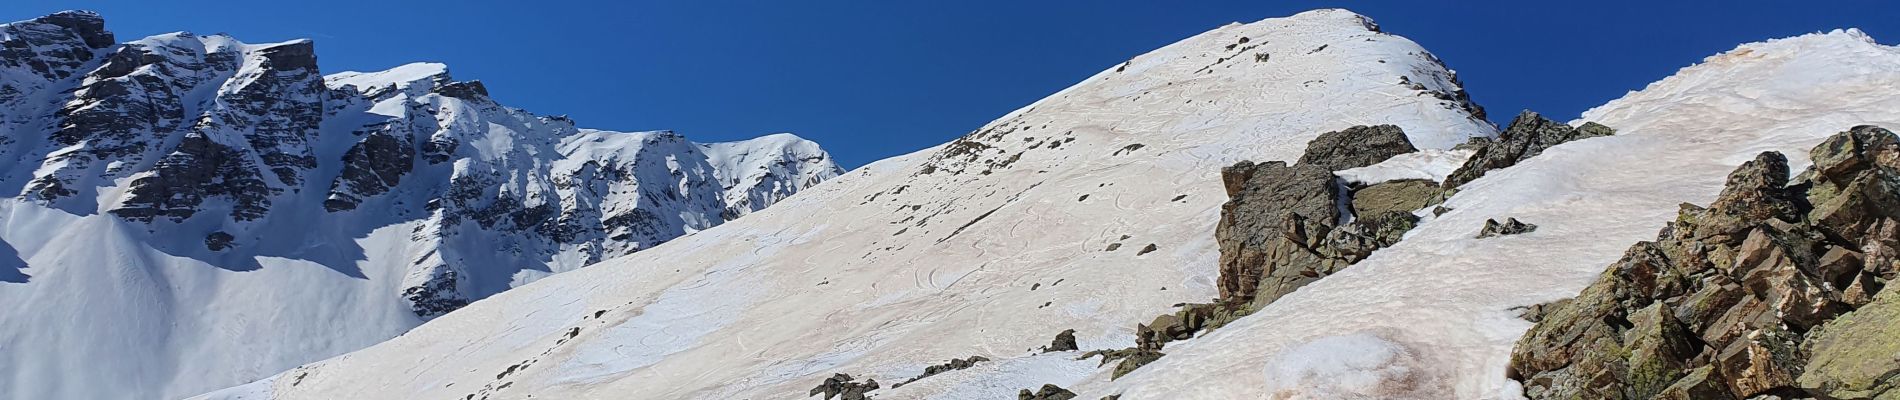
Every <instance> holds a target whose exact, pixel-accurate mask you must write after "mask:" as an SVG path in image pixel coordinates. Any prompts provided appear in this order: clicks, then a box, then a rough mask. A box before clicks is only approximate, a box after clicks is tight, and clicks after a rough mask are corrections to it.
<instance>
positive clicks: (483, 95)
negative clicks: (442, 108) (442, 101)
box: [435, 80, 488, 100]
mask: <svg viewBox="0 0 1900 400" xmlns="http://www.w3.org/2000/svg"><path fill="white" fill-rule="evenodd" d="M435 92H436V93H441V94H442V95H443V96H448V97H454V98H458V99H463V100H487V99H488V86H486V85H482V81H479V80H474V81H467V82H449V83H446V84H443V85H442V86H439V87H436V88H435Z"/></svg>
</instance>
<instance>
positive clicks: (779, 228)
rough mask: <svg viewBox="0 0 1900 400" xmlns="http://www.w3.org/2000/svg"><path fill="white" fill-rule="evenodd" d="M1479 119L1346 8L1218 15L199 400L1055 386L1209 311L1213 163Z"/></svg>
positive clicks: (1450, 87) (1425, 68)
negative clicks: (590, 258)
mask: <svg viewBox="0 0 1900 400" xmlns="http://www.w3.org/2000/svg"><path fill="white" fill-rule="evenodd" d="M1476 111H1477V110H1476V108H1475V107H1474V106H1471V105H1470V104H1469V103H1468V102H1467V101H1465V100H1464V99H1463V97H1462V92H1461V91H1460V89H1459V88H1458V86H1457V84H1456V81H1455V79H1453V77H1452V74H1451V72H1450V71H1449V70H1447V69H1445V68H1444V66H1443V65H1442V64H1440V63H1439V62H1438V61H1437V60H1436V59H1435V58H1433V57H1432V56H1431V55H1430V54H1429V53H1427V52H1425V51H1424V50H1423V49H1422V48H1420V47H1419V46H1418V45H1417V44H1415V43H1413V42H1411V41H1409V40H1406V39H1404V38H1401V37H1398V36H1393V35H1390V34H1386V33H1381V32H1378V31H1377V30H1376V28H1375V26H1374V25H1372V24H1371V22H1370V21H1369V20H1367V19H1365V18H1364V17H1361V16H1359V15H1356V14H1353V13H1350V12H1347V11H1343V10H1322V11H1313V12H1307V13H1302V14H1299V15H1295V16H1292V17H1287V18H1275V19H1268V20H1263V21H1259V22H1255V23H1251V24H1232V25H1228V26H1224V27H1220V28H1218V29H1215V30H1213V31H1210V32H1207V33H1204V34H1201V35H1197V36H1194V37H1192V38H1188V39H1185V40H1182V41H1180V42H1178V43H1175V44H1172V45H1169V46H1167V47H1165V48H1162V49H1160V50H1157V51H1155V52H1152V53H1149V54H1145V55H1141V56H1138V57H1135V58H1133V59H1131V60H1129V61H1128V62H1127V63H1124V64H1121V65H1117V66H1112V67H1110V68H1109V69H1107V70H1104V71H1102V72H1100V73H1098V74H1096V75H1095V76H1092V77H1089V78H1088V79H1087V80H1086V81H1083V82H1081V83H1079V84H1077V85H1075V86H1073V87H1071V88H1068V89H1066V90H1063V91H1061V92H1058V93H1056V94H1054V95H1051V96H1050V97H1048V98H1046V99H1044V100H1041V101H1039V102H1036V103H1035V104H1031V105H1029V106H1026V107H1024V108H1022V109H1021V110H1018V111H1016V112H1012V113H1010V114H1008V115H1005V116H1003V117H1002V118H1000V119H998V120H996V121H995V122H993V123H991V124H989V125H986V126H984V127H982V128H980V129H977V130H975V131H972V132H970V133H969V134H968V135H966V136H964V137H963V138H961V139H958V140H956V141H953V142H951V143H947V144H945V145H942V146H938V147H934V148H930V149H925V150H923V151H919V152H916V153H912V154H908V155H904V156H899V157H895V158H892V159H887V160H883V161H880V162H877V163H873V164H871V165H868V166H865V167H863V168H860V169H858V170H856V171H853V172H851V173H848V174H846V175H844V176H841V177H839V178H837V179H835V180H832V181H830V182H827V183H826V184H824V185H820V186H817V187H814V188H811V189H809V190H807V191H805V192H803V193H801V194H799V195H798V196H793V197H790V198H787V199H785V200H784V201H783V202H781V203H779V204H777V205H774V206H773V207H771V208H768V209H765V210H763V211H758V212H755V213H753V214H751V215H749V216H747V217H745V218H742V219H738V220H735V221H733V222H731V223H728V224H725V225H721V226H718V227H716V228H712V229H708V230H705V231H701V232H698V233H697V234H694V235H688V236H685V237H682V238H680V239H678V240H674V241H671V242H668V243H666V244H663V245H660V246H656V247H653V248H651V249H648V250H646V251H642V252H639V253H634V254H632V255H629V256H626V257H621V258H618V259H614V260H610V261H606V262H602V263H600V264H598V265H596V266H593V267H590V268H586V269H582V270H579V271H575V272H571V273H566V274H560V275H555V276H551V277H548V278H545V279H541V280H539V281H536V282H534V283H533V284H529V285H524V286H522V287H519V288H516V289H514V290H510V291H507V292H503V293H501V294H498V295H496V296H494V297H491V298H489V299H488V300H485V301H481V302H477V303H474V304H471V305H470V306H468V307H466V308H463V309H462V310H460V311H457V312H455V313H451V314H448V315H445V316H443V317H442V318H438V319H436V320H433V321H431V322H430V323H428V324H424V325H423V326H421V327H418V328H417V329H415V330H413V331H410V332H409V333H407V334H405V335H403V336H401V337H397V338H394V339H392V340H390V341H387V342H384V343H382V344H379V345H376V346H373V347H370V348H368V349H364V350H361V351H357V352H354V353H351V354H347V355H343V356H339V357H336V358H332V359H329V360H325V361H322V362H317V363H313V364H310V365H307V366H304V367H300V368H297V369H294V370H290V371H286V372H284V373H282V374H279V375H277V376H275V377H274V378H271V379H268V380H263V381H259V382H257V383H253V384H251V385H249V386H245V387H238V388H233V389H231V390H229V391H225V392H221V393H218V394H215V395H208V396H206V397H209V398H239V397H245V396H248V397H251V398H256V397H261V396H263V395H265V394H269V396H270V397H273V398H281V399H328V398H361V399H374V398H399V399H400V398H458V399H463V398H475V399H480V398H527V397H529V396H533V397H535V398H637V399H662V398H664V399H684V398H707V399H732V398H755V399H758V398H802V397H804V396H805V394H806V391H807V390H809V389H810V388H811V387H812V386H814V385H817V384H818V383H820V382H821V381H822V380H823V379H824V378H825V377H828V376H830V375H831V374H832V373H837V372H845V373H850V374H852V375H854V376H858V377H860V378H861V379H862V378H863V377H871V378H875V379H877V380H879V381H881V382H885V383H886V384H887V385H888V384H889V383H893V382H899V381H903V380H904V379H906V378H909V377H911V376H915V375H917V374H919V373H921V372H922V370H923V369H924V367H925V366H927V365H931V364H936V363H940V362H943V361H944V360H948V359H951V358H963V357H967V356H971V355H982V356H984V357H987V358H990V359H992V360H995V361H991V362H986V363H980V364H978V367H976V368H973V369H971V370H966V371H958V372H951V373H945V374H942V375H938V376H935V377H931V378H929V379H924V380H922V381H918V382H917V383H915V384H912V385H906V386H904V387H902V388H898V389H883V390H880V391H878V392H875V394H876V396H877V397H878V398H890V399H898V398H927V397H954V398H999V397H1003V398H1006V397H1008V396H1011V395H1013V394H1014V393H1015V391H1016V390H1017V389H1020V388H1024V387H1029V386H1031V385H1034V384H1040V383H1057V384H1062V385H1071V384H1074V383H1076V382H1079V381H1082V380H1085V379H1091V378H1090V377H1091V376H1094V375H1096V374H1097V373H1098V372H1097V369H1096V368H1095V367H1094V364H1095V362H1094V361H1074V360H1072V357H1073V356H1074V355H1075V353H1074V352H1067V353H1058V354H1045V355H1032V353H1033V352H1032V351H1031V350H1030V349H1031V348H1034V347H1037V346H1039V345H1043V344H1047V343H1048V342H1049V340H1050V338H1052V337H1053V336H1054V335H1055V334H1056V333H1057V332H1060V331H1062V330H1063V329H1070V328H1072V329H1076V330H1078V332H1079V333H1078V337H1079V338H1080V339H1081V342H1082V347H1083V348H1104V347H1109V346H1114V345H1120V344H1125V343H1129V342H1130V341H1131V338H1130V337H1131V335H1132V328H1133V325H1134V322H1136V321H1137V320H1143V319H1145V318H1148V317H1152V316H1153V315H1155V314H1156V313H1158V312H1160V311H1163V310H1166V309H1168V307H1169V305H1170V304H1174V303H1179V302H1183V301H1204V300H1207V299H1209V298H1212V297H1213V296H1214V295H1215V289H1214V287H1213V286H1212V282H1213V276H1212V275H1213V274H1214V268H1213V266H1214V263H1215V259H1216V258H1217V254H1216V246H1215V243H1214V241H1213V227H1214V224H1215V222H1216V221H1217V220H1218V216H1219V205H1220V204H1221V203H1222V202H1223V201H1224V200H1225V195H1224V194H1223V192H1222V189H1221V184H1220V182H1219V170H1220V168H1221V167H1223V166H1227V165H1230V164H1232V163H1234V162H1237V161H1241V160H1256V161H1259V160H1292V159H1294V158H1296V157H1297V156H1298V155H1299V154H1300V153H1301V151H1302V148H1303V147H1304V145H1305V143H1306V142H1307V141H1309V140H1311V139H1312V138H1313V137H1315V136H1317V135H1319V134H1320V133H1322V132H1326V131H1331V130H1339V129H1342V128H1346V127H1349V126H1353V125H1363V124H1395V125H1398V126H1400V127H1402V128H1403V129H1405V131H1406V132H1407V134H1408V136H1410V138H1411V140H1412V142H1413V143H1415V144H1417V145H1418V146H1419V147H1422V148H1433V149H1446V148H1449V147H1451V146H1453V145H1455V144H1458V143H1461V142H1464V141H1466V140H1467V139H1468V138H1470V137H1474V136H1490V135H1494V134H1495V129H1494V128H1493V127H1492V126H1490V125H1489V124H1488V123H1486V122H1484V121H1483V119H1482V118H1479V117H1477V116H1476V115H1474V112H1476ZM728 154H729V153H728ZM726 159H728V160H729V159H730V158H726ZM1424 163H1425V164H1430V163H1429V162H1424ZM1115 243H1119V244H1120V246H1119V247H1118V248H1117V249H1114V250H1105V249H1107V248H1108V247H1109V246H1110V245H1111V244H1115ZM1150 244H1152V245H1153V246H1154V247H1155V248H1156V250H1154V251H1152V252H1148V251H1144V250H1141V249H1142V248H1144V247H1148V245H1150ZM1256 370H1257V369H1256Z"/></svg>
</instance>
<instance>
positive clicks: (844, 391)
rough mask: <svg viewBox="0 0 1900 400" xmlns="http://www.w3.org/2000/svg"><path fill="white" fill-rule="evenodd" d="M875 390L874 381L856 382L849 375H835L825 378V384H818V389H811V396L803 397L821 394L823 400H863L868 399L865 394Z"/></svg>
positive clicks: (876, 387)
mask: <svg viewBox="0 0 1900 400" xmlns="http://www.w3.org/2000/svg"><path fill="white" fill-rule="evenodd" d="M877 389H878V385H877V380H876V379H865V380H864V382H857V379H856V378H852V377H851V375H846V374H837V375H832V376H831V377H830V378H825V383H821V384H819V385H818V387H814V388H811V394H808V395H805V397H811V396H817V395H818V394H820V393H823V394H824V395H825V400H831V398H832V397H837V398H838V399H839V400H865V399H867V398H868V397H866V396H865V393H867V392H870V391H873V390H877Z"/></svg>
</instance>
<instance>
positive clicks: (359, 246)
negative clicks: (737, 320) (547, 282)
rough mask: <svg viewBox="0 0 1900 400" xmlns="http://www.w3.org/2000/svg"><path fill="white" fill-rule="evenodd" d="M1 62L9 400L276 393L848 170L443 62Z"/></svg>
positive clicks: (1, 58) (145, 42)
mask: <svg viewBox="0 0 1900 400" xmlns="http://www.w3.org/2000/svg"><path fill="white" fill-rule="evenodd" d="M0 49H4V50H0V193H5V194H7V197H8V199H6V200H0V208H4V209H5V212H4V213H0V214H4V217H0V227H4V229H3V230H0V238H3V239H4V244H5V246H4V249H0V255H4V256H5V258H12V259H13V260H14V261H13V262H11V263H7V264H9V265H0V302H4V303H6V304H8V305H9V308H10V309H11V310H13V311H11V312H7V313H4V314H0V326H4V327H5V328H0V348H4V349H5V351H0V358H3V359H0V364H4V365H7V366H8V367H7V368H5V369H4V370H3V371H0V388H4V389H0V397H9V398H176V397H182V396H188V395H193V394H197V393H201V392H204V391H207V390H211V389H216V388H219V387H224V386H229V385H233V384H238V383H242V382H245V381H249V380H253V379H257V378H261V377H264V376H267V375H269V374H271V373H274V372H276V371H280V370H283V369H286V368H290V367H294V366H296V365H298V364H301V363H306V362H310V361H315V360H318V359H322V358H324V357H329V356H333V355H336V354H340V353H342V352H346V351H350V350H355V349H357V348H361V347H363V346H367V345H370V344H373V343H376V342H379V341H382V340H384V339H388V338H390V337H394V336H396V335H398V334H401V333H402V332H404V331H406V330H408V329H409V328H412V327H414V326H416V325H418V324H420V323H422V322H423V321H425V320H427V319H430V318H435V317H438V316H441V315H443V314H444V313H448V312H450V311H453V310H455V309H457V308H460V307H463V306H465V305H467V304H469V303H470V302H472V301H475V300H479V299H481V298H484V297H487V296H490V295H493V294H495V293H499V292H502V291H504V290H507V289H509V288H511V287H515V286H520V285H524V284H527V283H529V282H533V281H535V280H537V279H540V278H543V277H545V276H548V275H550V274H554V273H559V272H565V271H570V270H574V269H578V268H581V267H583V266H586V265H589V264H592V263H594V262H597V261H600V260H605V259H610V258H613V257H618V256H622V255H626V254H629V253H634V252H637V251H641V250H645V249H649V248H652V247H654V246H657V245H659V244H661V243H665V242H667V241H670V240H674V239H677V238H679V237H681V236H684V235H689V234H692V233H694V232H698V231H701V230H705V229H709V228H712V227H714V226H717V225H720V224H723V223H725V222H727V221H730V220H734V219H737V218H740V217H741V216H744V215H746V214H750V213H753V212H756V211H758V210H760V209H763V208H765V207H766V206H769V205H771V204H772V203H775V202H777V201H779V200H782V199H785V198H787V197H789V196H791V195H792V194H793V193H796V192H799V191H801V190H804V189H806V188H809V187H812V186H814V185H817V184H818V183H819V182H821V181H824V180H827V179H830V178H832V177H836V176H838V175H839V174H841V173H843V172H844V171H843V170H842V169H841V168H839V167H838V166H837V165H836V164H834V163H833V161H832V159H831V157H830V156H829V155H828V154H826V153H825V152H824V150H822V149H820V148H819V147H818V146H817V145H816V144H814V143H812V142H810V141H806V140H804V139H800V138H798V137H796V136H793V135H790V134H778V135H771V136H766V137H761V138H758V139H753V140H747V141H740V142H731V143H710V144H701V143H694V142H691V141H689V140H687V139H686V138H685V137H683V136H681V135H678V134H675V133H672V132H631V133H629V132H611V131H601V130H590V129H581V128H577V127H576V126H575V123H574V122H573V121H571V120H569V119H568V118H566V117H562V116H546V115H537V114H533V113H529V112H527V111H524V110H520V109H516V108H510V107H507V106H505V105H502V104H501V103H499V102H498V101H497V100H495V99H494V98H493V97H490V93H489V92H488V90H487V89H486V87H485V86H483V85H482V83H481V82H480V81H461V80H456V79H455V78H453V77H452V76H451V75H450V74H449V71H448V69H447V67H446V66H443V65H441V64H430V63H418V64H410V65H404V66H401V67H397V68H394V69H390V70H388V71H381V72H369V73H361V72H343V73H337V74H331V75H328V76H325V75H323V74H322V73H320V72H319V70H318V62H317V52H316V45H315V44H314V43H312V42H311V41H308V40H295V41H289V42H283V43H272V44H248V43H243V42H240V41H238V40H237V39H234V38H231V37H228V36H224V35H196V34H191V33H183V32H180V33H171V34H164V35H157V36H152V37H148V38H143V39H139V40H134V41H131V42H126V43H115V41H114V38H113V35H112V34H111V33H110V32H108V31H106V30H105V21H104V20H103V19H102V18H100V17H99V16H98V15H97V14H93V13H90V12H84V11H70V12H62V13H58V14H53V15H49V16H45V17H41V18H37V19H33V20H29V21H21V22H15V23H9V24H4V25H0ZM4 261H5V260H4V259H0V262H4ZM101 379H103V380H109V381H112V382H114V383H113V384H110V385H101V384H98V383H97V382H98V380H101Z"/></svg>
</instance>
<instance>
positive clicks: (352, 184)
mask: <svg viewBox="0 0 1900 400" xmlns="http://www.w3.org/2000/svg"><path fill="white" fill-rule="evenodd" d="M372 129H376V131H375V132H373V133H370V134H369V135H366V136H364V137H363V140H362V141H360V142H357V143H356V145H355V146H351V147H350V150H349V152H346V153H343V172H342V174H340V175H338V176H337V178H336V180H335V181H333V182H331V183H330V197H329V198H327V199H324V201H323V208H324V209H326V210H329V211H331V212H336V211H343V210H349V209H354V208H356V205H357V203H360V202H362V201H363V199H364V198H368V197H371V196H375V195H379V194H383V193H385V192H388V191H389V189H391V188H394V187H396V184H397V183H401V182H402V176H403V175H404V174H407V173H409V170H410V169H411V168H414V166H415V158H416V150H415V148H414V147H412V146H410V145H409V141H408V140H407V139H404V138H402V137H397V136H395V135H390V134H388V133H385V132H384V130H387V129H391V125H390V124H387V123H385V124H379V125H377V126H375V127H372ZM405 137H406V135H405Z"/></svg>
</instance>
